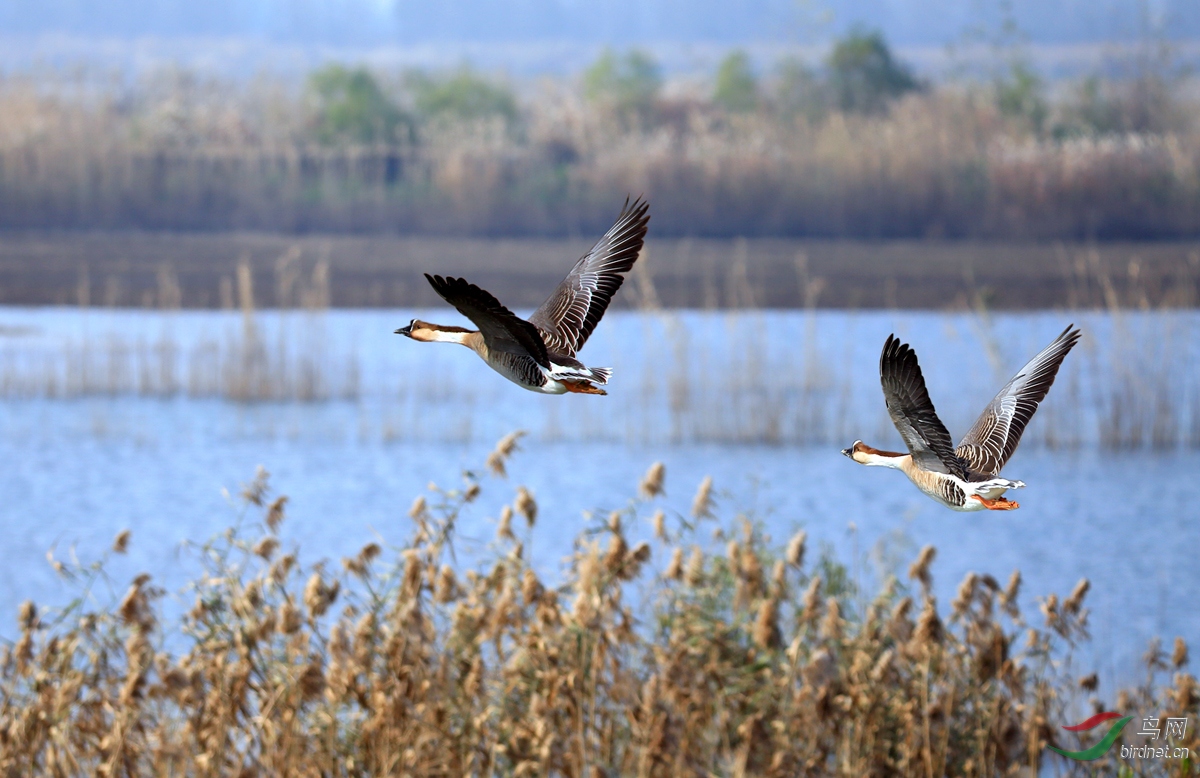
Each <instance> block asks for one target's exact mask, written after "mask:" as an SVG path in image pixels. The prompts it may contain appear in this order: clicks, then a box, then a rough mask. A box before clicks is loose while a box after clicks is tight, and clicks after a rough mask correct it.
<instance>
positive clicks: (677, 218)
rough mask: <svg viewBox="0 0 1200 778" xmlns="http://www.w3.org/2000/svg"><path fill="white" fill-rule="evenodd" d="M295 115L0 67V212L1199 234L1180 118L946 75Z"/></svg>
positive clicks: (1047, 234)
mask: <svg viewBox="0 0 1200 778" xmlns="http://www.w3.org/2000/svg"><path fill="white" fill-rule="evenodd" d="M85 81H86V79H85ZM1185 113H1186V112H1185ZM310 121H311V117H310V116H308V115H307V113H306V107H305V102H304V99H303V97H302V96H301V95H299V94H296V93H295V91H294V90H290V89H288V88H286V87H284V86H283V85H280V84H271V83H269V82H267V81H264V80H262V79H259V80H256V81H254V82H251V83H250V84H247V85H236V84H216V83H211V82H209V83H206V82H203V81H201V80H200V79H197V78H189V77H187V76H184V77H181V78H176V79H174V80H171V81H169V82H168V81H164V80H161V79H160V80H159V81H157V82H152V83H142V84H134V85H133V86H132V87H129V88H127V89H123V88H121V87H116V86H114V85H113V84H112V83H104V84H101V85H98V86H97V85H84V86H81V85H80V84H79V83H76V82H75V81H72V80H71V79H63V78H61V77H57V76H55V75H53V74H23V75H15V76H8V77H5V78H2V79H0V182H3V185H2V186H0V227H4V228H22V229H31V228H32V229H38V228H105V229H112V228H139V229H155V230H164V229H172V230H198V229H199V230H219V229H241V230H246V229H252V230H267V231H284V232H311V231H339V232H344V231H363V230H374V231H385V232H392V231H401V232H404V233H413V232H424V233H432V234H447V233H454V234H490V235H496V234H503V235H512V234H534V235H544V234H587V233H590V232H593V231H595V230H596V229H602V228H603V227H605V226H607V225H606V220H608V219H609V218H610V217H611V214H610V210H611V204H612V203H613V202H619V201H620V200H621V198H623V197H624V196H625V194H626V193H628V192H631V191H632V192H645V193H647V194H648V195H650V196H651V198H652V200H653V202H654V203H655V206H654V208H655V210H654V214H655V215H654V224H655V227H654V229H655V233H656V234H658V235H669V234H681V235H722V236H738V235H813V236H840V237H845V236H857V237H872V238H873V237H883V236H907V237H931V236H935V237H936V236H948V237H965V236H974V237H1003V238H1041V239H1046V238H1083V239H1091V238H1109V237H1117V236H1125V237H1135V238H1146V237H1158V238H1165V237H1179V236H1184V235H1196V234H1197V233H1198V232H1200V188H1198V187H1197V180H1200V136H1198V135H1197V134H1196V133H1197V128H1196V127H1188V126H1178V127H1176V128H1174V129H1173V130H1170V131H1162V132H1158V133H1154V134H1124V135H1106V136H1101V137H1096V138H1078V139H1073V140H1068V141H1060V140H1056V139H1053V138H1050V137H1046V136H1045V135H1038V134H1036V133H1035V132H1034V131H1033V130H1032V129H1031V128H1030V127H1028V126H1027V125H1025V124H1023V123H1021V122H1013V121H1010V120H1008V119H1006V117H1004V116H1003V115H1002V114H1001V113H1000V112H999V111H998V109H997V108H996V107H995V104H994V102H993V101H992V100H990V99H987V97H986V96H985V95H981V94H973V93H963V92H961V91H958V90H956V89H954V88H949V87H947V88H941V89H935V90H931V91H930V92H928V93H924V94H917V95H913V96H910V97H908V98H906V99H905V100H903V101H901V102H900V103H898V104H897V105H895V106H894V108H893V110H891V111H890V112H889V113H887V114H886V115H883V116H858V115H845V114H841V113H836V112H835V113H832V114H830V115H828V116H826V117H824V118H821V119H819V120H811V121H810V120H809V119H806V118H804V117H789V116H784V115H781V114H778V113H774V112H772V111H770V110H762V111H760V112H757V113H755V114H751V115H743V116H727V115H724V114H723V113H721V112H720V111H716V110H714V109H713V107H712V106H711V105H707V104H705V103H704V102H702V101H691V102H689V101H676V102H664V103H663V104H661V105H660V106H659V110H658V111H657V118H656V119H655V120H654V121H652V122H649V123H648V124H646V125H639V126H631V125H629V124H628V123H626V122H621V121H619V120H617V119H616V117H614V116H613V115H612V114H611V112H610V111H608V110H606V109H605V108H604V107H603V106H598V105H595V104H591V103H588V102H586V101H583V100H581V99H580V98H579V95H578V94H576V93H574V91H573V90H572V89H570V88H568V87H566V86H564V85H560V86H559V87H557V88H548V89H543V90H540V91H539V92H538V93H537V94H536V95H533V96H532V101H531V102H530V103H529V104H528V105H527V106H526V107H525V109H524V116H523V121H522V122H521V130H520V131H519V132H504V131H502V129H498V128H497V127H496V126H495V123H494V122H481V123H479V124H475V125H464V126H459V127H452V128H449V129H447V128H445V127H442V128H441V130H440V131H439V132H437V133H434V134H432V136H431V137H429V138H427V139H425V141H424V142H422V143H420V144H418V145H403V146H389V145H369V146H354V147H343V148H334V147H326V146H321V145H319V144H317V143H315V142H313V141H312V140H311V132H310V129H311V128H310V124H309V123H310ZM735 270H736V267H735Z"/></svg>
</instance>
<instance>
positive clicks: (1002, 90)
mask: <svg viewBox="0 0 1200 778" xmlns="http://www.w3.org/2000/svg"><path fill="white" fill-rule="evenodd" d="M995 89H996V106H997V107H998V108H999V109H1000V112H1001V113H1002V114H1004V115H1005V116H1010V117H1013V118H1019V119H1023V120H1025V121H1027V122H1028V123H1029V126H1030V127H1031V128H1033V130H1034V131H1035V132H1041V130H1042V127H1043V126H1044V125H1045V123H1046V115H1047V114H1048V113H1049V110H1048V108H1047V106H1046V99H1045V97H1044V96H1043V83H1042V79H1041V77H1040V76H1039V75H1038V74H1037V73H1036V72H1035V71H1034V70H1033V69H1032V68H1031V67H1029V65H1028V64H1026V63H1025V62H1023V61H1019V60H1018V61H1016V62H1014V63H1013V64H1012V66H1011V67H1010V68H1009V71H1008V73H1006V74H1004V75H1003V76H1001V77H1000V78H997V79H996V84H995Z"/></svg>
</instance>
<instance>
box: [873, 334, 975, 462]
mask: <svg viewBox="0 0 1200 778" xmlns="http://www.w3.org/2000/svg"><path fill="white" fill-rule="evenodd" d="M879 380H880V382H881V383H882V384H883V397H884V399H885V400H886V401H887V408H888V413H889V414H891V417H892V423H893V424H895V425H896V429H897V430H899V432H900V437H902V438H904V443H905V444H906V445H907V446H908V450H909V452H911V453H912V458H913V461H914V462H915V463H916V464H917V465H918V466H919V467H921V469H923V470H931V471H933V472H937V473H949V474H951V475H956V476H958V477H959V478H962V479H964V480H965V479H966V477H967V467H966V463H965V462H964V461H963V460H961V459H960V458H959V457H957V456H956V455H955V454H954V443H953V441H952V440H951V439H950V433H949V432H947V431H946V425H944V424H942V421H941V419H939V418H938V416H937V411H935V410H934V409H933V402H931V401H930V399H929V392H928V391H927V390H926V389H925V377H924V376H923V375H921V366H920V365H919V364H917V355H916V353H915V352H914V351H913V350H912V349H911V348H909V347H908V346H907V345H905V344H904V343H901V342H900V341H899V340H898V339H897V338H896V336H895V335H889V336H888V339H887V342H886V343H884V345H883V353H882V354H881V355H880V356H879Z"/></svg>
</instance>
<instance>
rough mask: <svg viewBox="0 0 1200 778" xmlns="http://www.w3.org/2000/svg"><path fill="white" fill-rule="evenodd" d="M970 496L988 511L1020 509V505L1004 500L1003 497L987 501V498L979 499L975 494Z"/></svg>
mask: <svg viewBox="0 0 1200 778" xmlns="http://www.w3.org/2000/svg"><path fill="white" fill-rule="evenodd" d="M971 496H972V497H974V498H975V499H976V500H979V501H980V502H981V503H983V507H985V508H987V509H988V510H989V511H1015V510H1016V509H1017V508H1020V507H1021V504H1020V503H1018V502H1015V501H1013V500H1008V499H1005V498H1003V497H997V498H996V499H994V500H989V499H987V498H984V497H980V496H979V495H977V494H973V495H971Z"/></svg>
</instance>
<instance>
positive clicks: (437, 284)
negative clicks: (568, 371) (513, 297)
mask: <svg viewBox="0 0 1200 778" xmlns="http://www.w3.org/2000/svg"><path fill="white" fill-rule="evenodd" d="M425 278H426V280H428V281H429V285H430V286H432V287H433V289H434V291H435V292H437V293H438V294H440V295H441V296H442V299H444V300H445V301H446V302H448V303H450V304H451V305H453V306H454V307H455V308H457V309H458V312H459V313H461V314H462V315H463V316H466V317H467V318H468V319H470V320H471V321H473V322H474V323H475V326H476V327H478V328H479V332H480V333H481V334H482V335H483V340H484V342H485V343H487V346H488V349H489V350H491V351H493V352H503V353H508V354H519V355H527V356H530V357H532V358H533V360H534V361H535V362H537V363H538V364H539V365H541V366H542V367H546V368H548V367H550V357H549V356H548V354H547V352H546V344H545V342H544V341H543V340H542V336H541V334H540V333H539V332H538V329H537V327H534V326H533V325H532V324H530V323H529V322H527V321H525V320H524V319H522V318H521V317H519V316H517V315H516V314H515V313H513V312H512V311H510V310H508V309H507V308H505V307H504V306H503V305H502V304H501V303H500V301H499V300H497V299H496V298H495V297H493V296H492V295H491V294H490V293H489V292H487V291H484V290H483V289H480V288H479V287H478V286H475V284H472V283H468V282H467V281H466V280H465V279H462V278H442V277H441V276H431V275H429V274H428V273H426V274H425Z"/></svg>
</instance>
